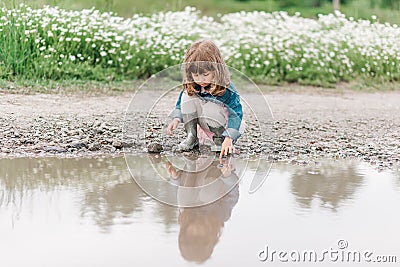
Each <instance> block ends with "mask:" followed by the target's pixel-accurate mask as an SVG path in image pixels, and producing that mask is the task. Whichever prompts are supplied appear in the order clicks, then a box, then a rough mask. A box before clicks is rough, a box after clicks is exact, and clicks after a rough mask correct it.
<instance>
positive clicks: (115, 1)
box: [0, 0, 400, 24]
mask: <svg viewBox="0 0 400 267" xmlns="http://www.w3.org/2000/svg"><path fill="white" fill-rule="evenodd" d="M19 3H26V4H29V5H30V6H32V7H37V8H40V7H43V5H51V6H59V7H61V8H65V9H74V10H80V9H83V8H91V7H93V6H94V7H95V8H96V9H98V10H101V11H113V12H116V13H117V14H118V15H119V16H123V17H130V16H132V15H133V14H135V13H143V14H150V13H154V12H158V11H166V10H171V11H177V10H182V9H183V8H184V7H185V6H194V7H196V8H197V9H199V10H201V11H202V14H204V15H209V16H214V17H216V16H217V14H218V13H220V14H226V13H232V12H238V11H241V10H243V11H253V10H260V11H261V10H262V11H266V12H272V11H278V10H285V11H288V13H289V14H291V15H293V14H294V13H296V12H300V13H301V14H302V16H303V17H309V18H312V17H316V16H317V15H318V14H328V13H331V12H332V11H333V7H332V5H331V4H329V3H325V4H324V5H323V6H321V7H317V8H310V7H299V8H293V7H291V8H285V9H282V8H279V6H278V5H277V3H276V2H275V1H273V0H258V1H257V0H252V1H237V0H200V1H199V0H151V1H146V0H12V1H1V2H0V6H6V7H11V6H13V5H16V4H19ZM341 12H342V13H344V14H345V15H346V16H352V17H354V18H356V19H358V18H363V19H369V18H371V16H372V15H376V16H378V17H379V18H380V21H381V22H389V23H392V24H400V10H390V9H383V8H380V7H379V5H376V6H375V7H371V4H370V0H351V1H349V3H348V4H347V5H342V6H341Z"/></svg>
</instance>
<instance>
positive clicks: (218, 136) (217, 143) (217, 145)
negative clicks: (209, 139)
mask: <svg viewBox="0 0 400 267" xmlns="http://www.w3.org/2000/svg"><path fill="white" fill-rule="evenodd" d="M208 128H209V129H210V131H211V132H213V133H214V136H213V142H214V144H213V145H212V146H211V151H213V152H219V151H221V148H222V142H224V139H225V137H224V136H222V133H223V132H224V131H225V128H224V127H223V126H219V127H212V126H208Z"/></svg>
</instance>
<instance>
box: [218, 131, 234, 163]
mask: <svg viewBox="0 0 400 267" xmlns="http://www.w3.org/2000/svg"><path fill="white" fill-rule="evenodd" d="M234 152H235V147H234V146H233V143H232V138H230V137H229V136H226V137H225V140H224V142H223V143H222V147H221V153H219V158H222V156H223V155H225V156H226V155H228V153H229V154H233V153H234Z"/></svg>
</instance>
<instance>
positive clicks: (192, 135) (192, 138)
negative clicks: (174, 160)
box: [174, 112, 199, 152]
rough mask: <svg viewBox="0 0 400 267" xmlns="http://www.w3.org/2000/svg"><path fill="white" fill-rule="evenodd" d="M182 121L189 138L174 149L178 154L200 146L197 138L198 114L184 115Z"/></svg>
mask: <svg viewBox="0 0 400 267" xmlns="http://www.w3.org/2000/svg"><path fill="white" fill-rule="evenodd" d="M182 119H183V123H184V127H185V131H186V134H187V137H186V139H185V140H183V141H182V142H181V143H180V144H179V145H178V146H176V147H175V148H174V151H176V152H182V151H190V150H192V149H193V148H196V147H198V146H199V139H198V138H197V112H195V113H190V114H182Z"/></svg>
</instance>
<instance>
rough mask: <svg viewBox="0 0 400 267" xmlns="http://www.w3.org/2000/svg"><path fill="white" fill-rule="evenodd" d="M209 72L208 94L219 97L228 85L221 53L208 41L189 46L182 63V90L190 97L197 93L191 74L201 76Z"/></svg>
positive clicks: (228, 74) (227, 74)
mask: <svg viewBox="0 0 400 267" xmlns="http://www.w3.org/2000/svg"><path fill="white" fill-rule="evenodd" d="M207 71H211V72H212V73H213V82H212V83H211V85H210V91H209V92H210V94H212V95H215V96H221V95H223V94H224V93H225V91H226V87H228V86H229V84H230V73H229V70H228V68H227V66H226V65H225V62H224V60H223V59H222V56H221V52H220V51H219V49H218V47H217V46H216V44H215V43H214V42H212V41H210V40H200V41H196V42H194V43H193V44H191V45H190V47H189V49H188V51H187V52H186V55H185V59H184V62H183V74H184V75H183V76H184V79H183V88H184V89H186V91H187V93H188V95H190V96H192V95H193V94H194V93H196V92H199V91H198V90H196V87H195V86H196V83H195V82H194V80H193V77H192V73H199V74H202V73H204V72H207Z"/></svg>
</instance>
